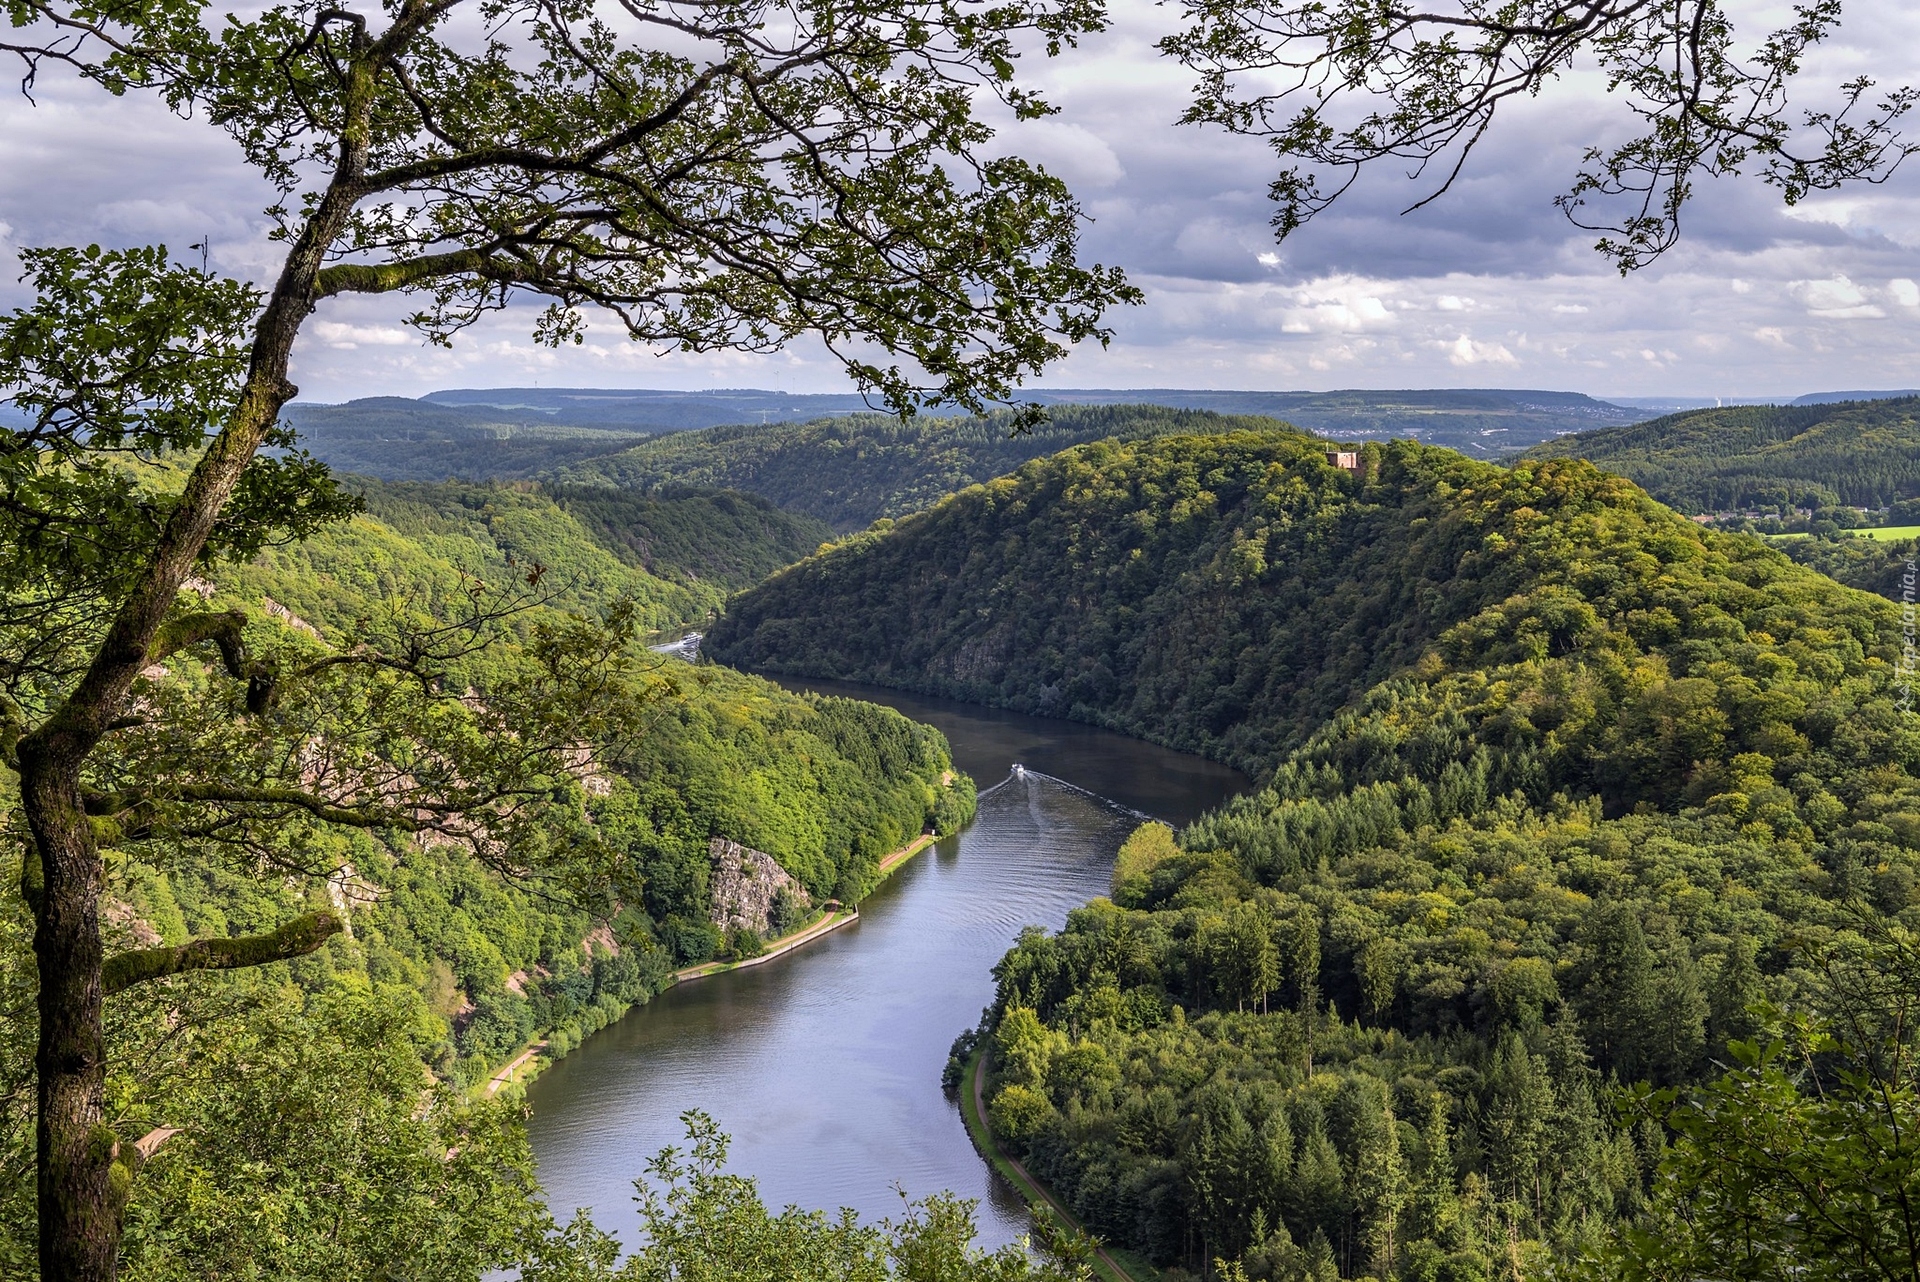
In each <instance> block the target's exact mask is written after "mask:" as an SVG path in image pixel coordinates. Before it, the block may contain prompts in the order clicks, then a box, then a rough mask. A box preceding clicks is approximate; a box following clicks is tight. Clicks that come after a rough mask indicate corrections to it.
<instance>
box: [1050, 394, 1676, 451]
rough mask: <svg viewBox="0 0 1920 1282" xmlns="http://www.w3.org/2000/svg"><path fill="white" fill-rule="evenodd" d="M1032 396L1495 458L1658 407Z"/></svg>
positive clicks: (1306, 397) (1399, 398) (1353, 397)
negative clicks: (1257, 419) (1242, 419)
mask: <svg viewBox="0 0 1920 1282" xmlns="http://www.w3.org/2000/svg"><path fill="white" fill-rule="evenodd" d="M1023 395H1024V393H1023ZM1032 399H1034V400H1037V401H1039V402H1041V403H1042V404H1046V405H1065V404H1075V405H1119V404H1146V405H1165V406H1168V407H1171V408H1176V409H1192V410H1212V411H1214V412H1215V413H1218V414H1256V415H1263V416H1265V417H1268V418H1278V419H1284V420H1285V421H1287V422H1289V423H1291V424H1293V425H1294V426H1295V427H1302V428H1305V429H1307V430H1308V431H1310V432H1318V433H1320V434H1321V435H1323V436H1331V437H1335V438H1337V439H1339V440H1345V441H1365V440H1386V439H1388V438H1390V437H1410V438H1412V439H1415V440H1420V441H1426V442H1427V443H1429V444H1433V445H1445V446H1449V447H1451V448H1453V449H1456V450H1459V451H1460V452H1461V453H1463V454H1469V455H1473V456H1475V457H1477V458H1496V457H1498V456H1500V455H1503V454H1506V453H1509V452H1511V451H1513V450H1516V449H1525V448H1526V447H1527V446H1529V445H1533V444H1536V443H1538V442H1540V441H1548V440H1552V439H1553V438H1554V437H1556V436H1562V435H1565V434H1566V433H1569V432H1583V431H1588V430H1591V429H1593V428H1597V427H1612V426H1616V425H1620V424H1626V423H1637V422H1639V421H1641V420H1642V419H1646V418H1649V417H1651V416H1652V413H1653V412H1657V411H1647V410H1642V409H1635V408H1631V407H1628V406H1623V405H1614V404H1612V403H1610V402H1607V401H1597V400H1595V399H1593V398H1592V397H1590V396H1583V395H1581V394H1580V393H1578V392H1545V391H1526V390H1519V391H1516V390H1509V389H1502V388H1469V389H1450V388H1441V389H1433V390H1425V391H1364V390H1346V391H1333V392H1204V391H1183V390H1180V389H1177V388H1143V389H1129V390H1124V391H1105V390H1099V389H1088V388H1078V389H1061V390H1060V391H1049V392H1038V393H1034V394H1032Z"/></svg>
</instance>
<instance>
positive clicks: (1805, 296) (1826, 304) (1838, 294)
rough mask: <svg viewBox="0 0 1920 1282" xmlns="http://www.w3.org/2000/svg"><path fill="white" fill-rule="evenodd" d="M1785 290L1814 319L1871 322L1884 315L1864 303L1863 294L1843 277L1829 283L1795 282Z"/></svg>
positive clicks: (1870, 304)
mask: <svg viewBox="0 0 1920 1282" xmlns="http://www.w3.org/2000/svg"><path fill="white" fill-rule="evenodd" d="M1787 289H1788V291H1789V292H1790V293H1791V294H1792V295H1793V296H1794V297H1795V298H1797V299H1799V300H1800V302H1801V304H1802V305H1803V306H1805V307H1806V309H1807V310H1808V311H1809V312H1811V313H1812V314H1813V315H1815V316H1824V317H1826V318H1828V319H1831V320H1860V319H1874V318H1878V317H1881V316H1885V315H1886V313H1885V312H1883V311H1881V310H1880V309H1879V308H1878V307H1875V306H1874V305H1873V304H1872V303H1869V302H1868V301H1867V295H1866V291H1865V290H1863V289H1861V288H1860V287H1859V286H1858V285H1856V284H1854V283H1853V282H1852V281H1850V280H1848V279H1847V278H1846V277H1845V276H1835V277H1833V278H1832V279H1831V280H1796V281H1792V282H1790V283H1789V284H1788V285H1787Z"/></svg>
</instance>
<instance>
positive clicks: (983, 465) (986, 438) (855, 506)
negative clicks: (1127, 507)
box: [556, 405, 1284, 531]
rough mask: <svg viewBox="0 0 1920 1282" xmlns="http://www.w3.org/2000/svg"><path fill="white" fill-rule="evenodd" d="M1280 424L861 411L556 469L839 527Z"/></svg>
mask: <svg viewBox="0 0 1920 1282" xmlns="http://www.w3.org/2000/svg"><path fill="white" fill-rule="evenodd" d="M1282 427H1284V425H1283V424H1281V423H1279V422H1278V421H1276V420H1273V419H1267V418H1250V417H1238V416H1230V415H1223V414H1215V413H1211V412H1209V411H1205V410H1180V409H1167V408H1165V407H1163V406H1158V405H1101V406H1081V405H1068V406H1061V407H1059V408H1056V409H1054V410H1052V411H1051V417H1050V419H1049V420H1048V421H1047V422H1046V423H1044V424H1042V425H1041V426H1039V427H1036V428H1034V429H1033V430H1032V431H1029V432H1023V433H1020V434H1018V435H1016V434H1015V433H1014V430H1013V417H1012V415H1011V414H1005V413H1003V414H995V415H990V416H988V417H985V418H967V419H953V418H931V417H922V418H915V419H912V420H909V421H907V422H902V421H901V420H899V419H898V418H894V417H892V416H890V415H885V414H860V415H850V416H847V417H844V418H828V419H814V420H812V421H811V422H805V423H768V424H753V425H750V426H745V427H715V428H708V429H706V430H704V431H698V432H676V433H674V434H673V435H671V436H663V437H659V438H656V439H654V440H650V441H647V442H646V443H644V444H642V445H637V446H635V447H633V448H632V449H629V450H626V451H624V452H622V453H619V454H614V455H610V456H608V457H605V458H599V459H594V460H592V461H590V462H588V463H584V464H581V465H578V466H575V467H571V468H564V469H561V470H560V471H559V472H558V473H557V474H556V475H557V476H558V478H559V480H560V481H561V482H562V483H563V484H570V485H571V486H572V488H574V489H576V490H579V489H584V488H585V487H587V486H590V485H593V484H599V485H602V486H607V485H612V486H617V487H619V488H623V489H645V488H649V487H653V486H659V485H686V484H691V485H704V486H714V487H719V488H724V489H731V490H746V491H749V492H751V493H754V494H760V495H764V496H765V497H767V498H769V499H772V500H773V501H774V502H775V503H777V504H779V505H780V506H781V507H782V508H785V509H787V510H788V511H793V512H803V513H805V514H807V515H809V516H812V517H816V518H818V519H819V520H822V521H825V522H827V523H828V524H830V525H832V526H833V527H834V528H836V529H838V530H841V531H849V530H858V529H862V528H864V527H865V526H867V525H868V524H870V523H871V522H873V521H874V520H876V519H879V518H882V517H899V516H905V515H906V514H908V513H910V512H917V511H920V510H921V509H922V508H927V507H931V506H933V504H935V503H937V502H939V501H940V500H941V499H942V498H945V497H946V496H947V495H949V494H952V493H954V492H955V491H957V490H962V489H965V488H966V487H967V486H969V485H974V484H977V483H979V482H982V481H987V480H991V479H992V478H994V477H996V476H1003V475H1005V474H1006V473H1008V472H1011V471H1013V470H1014V469H1015V468H1017V467H1019V466H1020V465H1021V464H1022V463H1025V462H1027V461H1029V460H1031V459H1035V458H1041V457H1043V456H1045V455H1048V454H1052V453H1055V452H1056V451H1059V450H1062V449H1065V448H1066V447H1068V446H1070V445H1078V444H1081V443H1082V442H1086V441H1095V440H1100V439H1102V438H1108V437H1110V438H1113V439H1116V440H1140V439H1145V438H1148V437H1154V436H1165V435H1169V434H1172V433H1187V432H1227V431H1236V430H1243V429H1245V430H1254V431H1271V430H1277V429H1280V428H1282Z"/></svg>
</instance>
